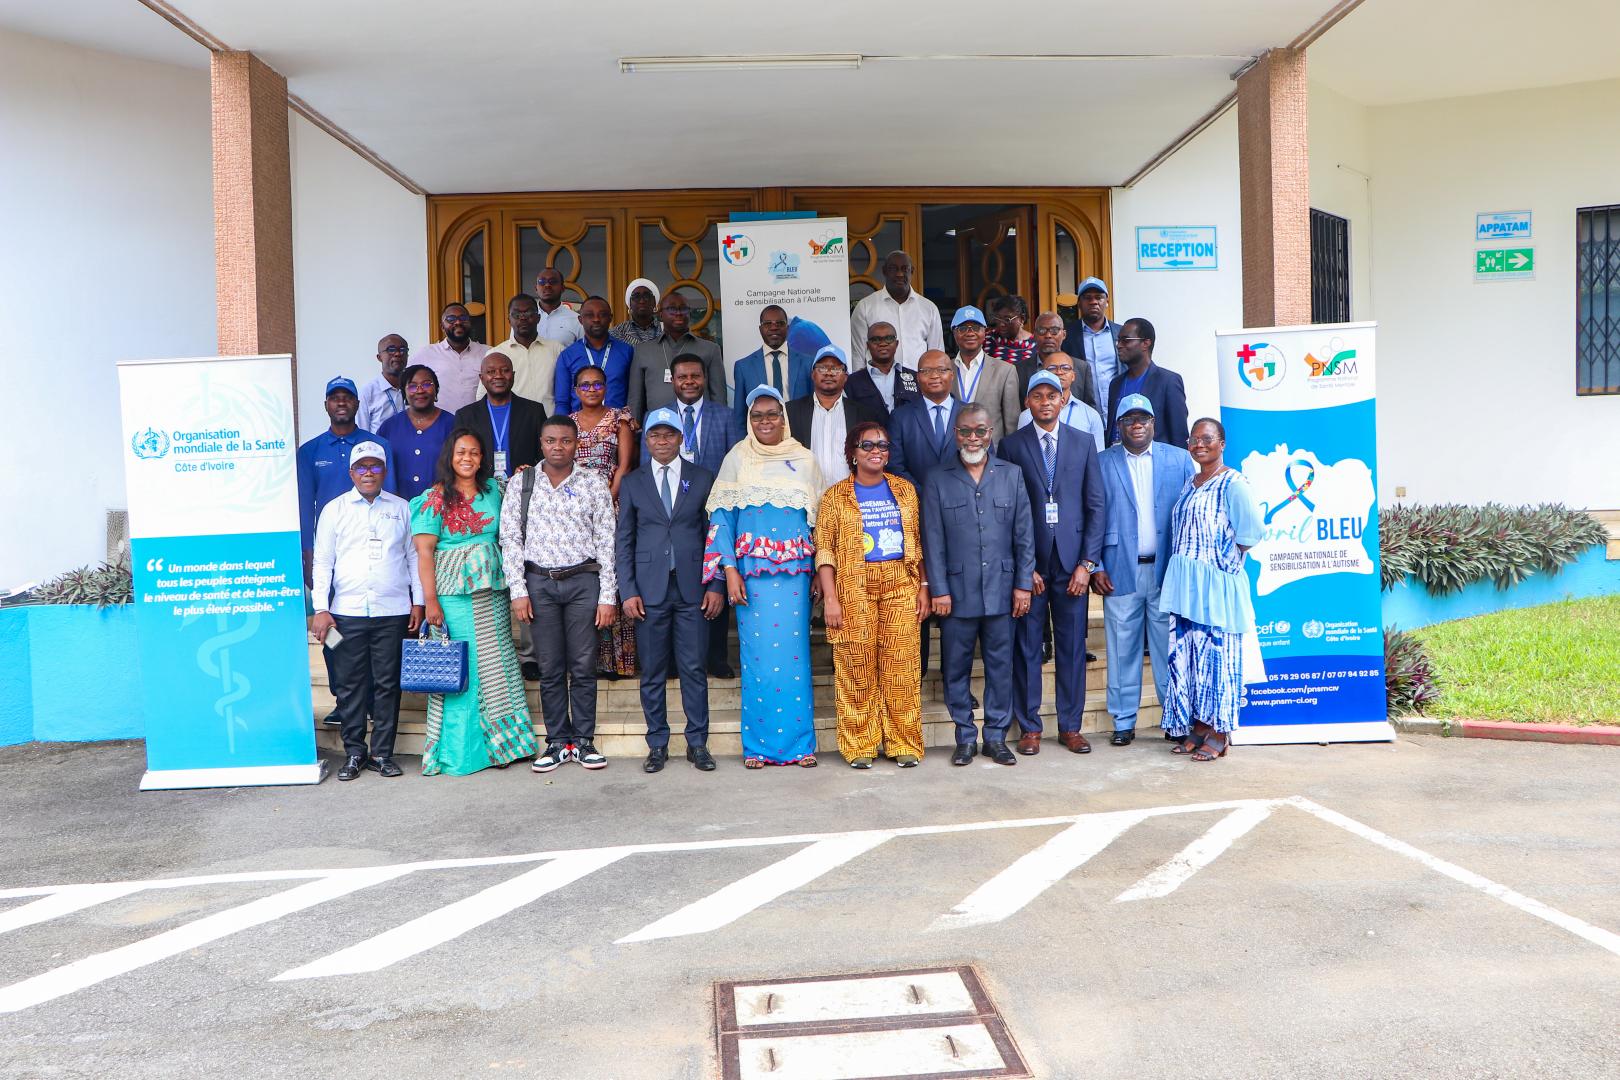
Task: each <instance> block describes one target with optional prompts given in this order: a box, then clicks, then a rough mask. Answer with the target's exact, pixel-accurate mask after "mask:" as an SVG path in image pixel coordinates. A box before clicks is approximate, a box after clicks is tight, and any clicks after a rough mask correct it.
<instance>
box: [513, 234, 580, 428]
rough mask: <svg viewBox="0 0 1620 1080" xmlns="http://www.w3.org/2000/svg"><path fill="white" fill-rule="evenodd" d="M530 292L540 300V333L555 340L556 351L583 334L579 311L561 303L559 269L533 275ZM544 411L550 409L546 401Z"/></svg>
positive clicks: (561, 292)
mask: <svg viewBox="0 0 1620 1080" xmlns="http://www.w3.org/2000/svg"><path fill="white" fill-rule="evenodd" d="M534 293H535V297H536V298H537V299H538V301H539V304H540V322H539V330H540V336H541V337H543V338H545V339H546V340H547V341H555V342H556V343H557V351H558V352H561V351H562V350H563V349H566V348H568V346H570V345H572V344H573V343H574V342H576V341H578V340H579V339H580V338H582V337H584V336H585V328H584V327H583V326H581V325H580V324H579V312H577V311H575V310H574V309H573V308H571V307H569V306H568V305H567V304H565V303H563V299H562V294H563V276H562V271H561V270H558V269H557V268H556V267H555V266H548V267H546V268H545V269H543V270H541V271H540V272H539V273H538V274H536V275H534ZM523 396H524V397H528V395H527V394H525V395H523ZM546 411H547V412H550V411H551V406H550V404H549V403H548V404H547V405H546Z"/></svg>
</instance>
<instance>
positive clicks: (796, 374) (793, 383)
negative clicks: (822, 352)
mask: <svg viewBox="0 0 1620 1080" xmlns="http://www.w3.org/2000/svg"><path fill="white" fill-rule="evenodd" d="M790 322H791V320H789V319H788V313H787V311H786V310H785V309H784V308H782V307H781V306H780V305H778V304H770V305H768V306H766V307H764V308H761V309H760V312H759V339H760V342H761V345H760V347H759V348H757V349H755V350H754V351H753V352H751V353H749V354H748V355H747V356H745V357H743V358H742V359H741V360H738V361H737V366H736V367H735V368H734V369H733V370H732V373H731V382H732V392H731V408H732V412H734V413H735V414H736V416H737V428H738V430H739V431H747V430H748V406H747V404H746V402H747V401H748V395H749V394H751V393H753V392H754V387H756V386H774V387H775V388H776V389H777V390H779V391H781V394H782V398H783V399H784V400H787V401H791V400H793V399H794V398H801V397H804V396H805V395H807V394H809V393H810V389H811V380H810V368H811V366H812V365H813V364H814V363H815V358H814V357H811V356H807V355H805V354H804V353H802V352H800V351H798V350H797V349H790V348H788V340H787V339H788V326H789V324H790ZM803 434H804V433H803V432H800V433H798V434H797V435H795V436H794V438H801V437H802V436H803ZM807 445H808V444H807Z"/></svg>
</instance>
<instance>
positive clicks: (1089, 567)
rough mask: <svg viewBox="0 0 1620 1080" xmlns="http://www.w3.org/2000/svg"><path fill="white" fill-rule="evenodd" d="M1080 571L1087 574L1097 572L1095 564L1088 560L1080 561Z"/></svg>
mask: <svg viewBox="0 0 1620 1080" xmlns="http://www.w3.org/2000/svg"><path fill="white" fill-rule="evenodd" d="M1080 569H1082V570H1084V571H1085V572H1086V573H1088V574H1094V573H1096V572H1097V564H1096V563H1094V562H1092V561H1091V560H1090V559H1081V560H1080Z"/></svg>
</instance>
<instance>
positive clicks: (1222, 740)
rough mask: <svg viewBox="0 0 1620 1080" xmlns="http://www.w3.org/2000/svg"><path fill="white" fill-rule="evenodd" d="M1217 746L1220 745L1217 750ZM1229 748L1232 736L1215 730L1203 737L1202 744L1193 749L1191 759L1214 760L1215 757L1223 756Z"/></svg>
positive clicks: (1230, 747)
mask: <svg viewBox="0 0 1620 1080" xmlns="http://www.w3.org/2000/svg"><path fill="white" fill-rule="evenodd" d="M1217 746H1219V747H1220V749H1219V750H1216V749H1215V748H1216V747H1217ZM1230 749H1232V736H1231V735H1229V734H1224V733H1222V732H1219V731H1217V732H1214V733H1212V734H1211V735H1210V736H1209V738H1207V739H1205V740H1204V743H1203V745H1202V746H1200V747H1199V748H1198V749H1197V750H1195V751H1193V756H1192V759H1193V760H1194V761H1214V760H1215V759H1216V758H1223V757H1225V756H1226V752H1227V751H1228V750H1230Z"/></svg>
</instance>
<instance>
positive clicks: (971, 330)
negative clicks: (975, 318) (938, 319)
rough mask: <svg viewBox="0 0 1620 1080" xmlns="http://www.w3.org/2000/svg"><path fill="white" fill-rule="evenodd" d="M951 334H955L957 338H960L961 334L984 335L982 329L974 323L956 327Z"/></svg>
mask: <svg viewBox="0 0 1620 1080" xmlns="http://www.w3.org/2000/svg"><path fill="white" fill-rule="evenodd" d="M951 333H953V334H955V335H956V336H957V337H961V336H962V335H963V334H982V333H984V327H982V326H980V325H979V324H978V323H976V322H965V323H963V324H962V325H961V326H958V327H957V328H956V329H955V330H952V331H951Z"/></svg>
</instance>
